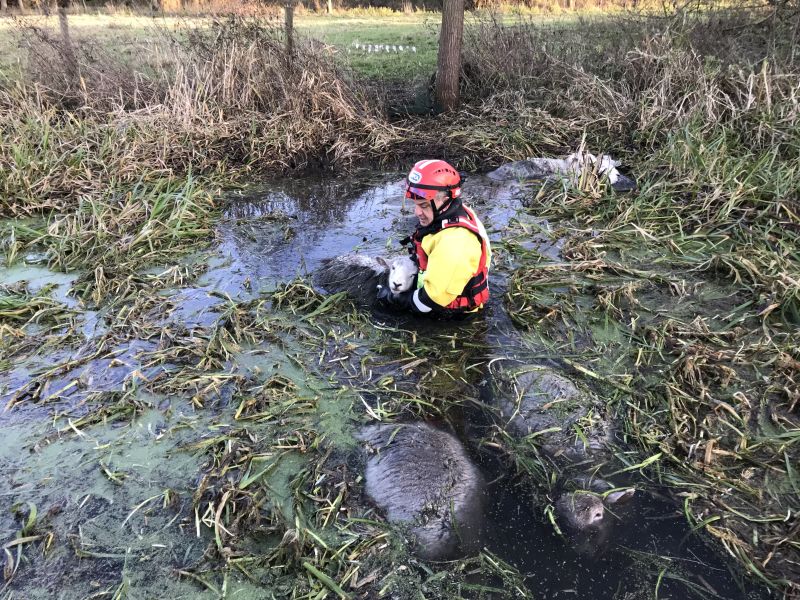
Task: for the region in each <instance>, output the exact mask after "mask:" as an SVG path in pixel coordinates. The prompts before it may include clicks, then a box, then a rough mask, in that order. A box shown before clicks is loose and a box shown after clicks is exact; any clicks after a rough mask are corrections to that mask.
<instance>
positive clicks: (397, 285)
mask: <svg viewBox="0 0 800 600" xmlns="http://www.w3.org/2000/svg"><path fill="white" fill-rule="evenodd" d="M392 287H393V288H394V289H396V290H399V289H400V284H399V283H393V284H392Z"/></svg>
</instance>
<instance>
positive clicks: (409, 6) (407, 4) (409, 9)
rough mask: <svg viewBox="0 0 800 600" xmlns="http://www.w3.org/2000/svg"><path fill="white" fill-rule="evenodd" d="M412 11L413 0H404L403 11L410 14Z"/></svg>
mask: <svg viewBox="0 0 800 600" xmlns="http://www.w3.org/2000/svg"><path fill="white" fill-rule="evenodd" d="M412 12H414V5H413V4H412V3H411V0H403V13H405V14H407V15H410V14H411V13H412Z"/></svg>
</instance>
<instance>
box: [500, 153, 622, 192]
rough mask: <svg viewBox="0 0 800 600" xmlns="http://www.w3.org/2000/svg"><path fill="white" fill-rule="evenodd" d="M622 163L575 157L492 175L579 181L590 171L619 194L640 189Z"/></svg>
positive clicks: (523, 163) (534, 161)
mask: <svg viewBox="0 0 800 600" xmlns="http://www.w3.org/2000/svg"><path fill="white" fill-rule="evenodd" d="M619 165H620V163H619V161H616V160H614V159H613V158H611V157H610V156H609V155H607V154H601V155H600V156H595V155H594V154H589V153H586V154H583V153H573V154H570V155H569V156H567V157H566V158H529V159H527V160H518V161H515V162H512V163H508V164H506V165H503V166H502V167H500V168H498V169H495V170H494V171H492V172H490V173H488V177H489V178H490V179H494V180H496V181H509V180H521V179H544V180H563V179H567V180H571V181H576V180H577V179H579V178H580V177H581V175H583V173H584V172H585V171H586V170H587V169H588V170H589V171H591V172H592V173H596V174H597V176H598V177H599V178H603V177H607V178H608V182H609V183H610V184H611V187H612V188H614V189H615V190H617V191H619V192H627V191H630V190H633V189H635V188H636V183H635V182H634V181H633V180H632V179H630V178H628V177H626V176H625V175H623V174H622V173H620V172H619V171H618V170H617V167H618V166H619Z"/></svg>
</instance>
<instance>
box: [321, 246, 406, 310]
mask: <svg viewBox="0 0 800 600" xmlns="http://www.w3.org/2000/svg"><path fill="white" fill-rule="evenodd" d="M418 271H419V269H418V268H417V265H416V264H415V263H414V261H412V260H411V258H410V257H408V256H397V257H395V258H391V259H388V260H387V259H385V258H383V257H380V256H379V257H375V258H373V257H371V256H366V255H364V254H344V255H342V256H337V257H335V258H330V259H327V260H325V261H323V263H322V266H321V267H320V268H319V269H317V270H316V271H315V272H314V276H313V279H314V282H315V284H316V285H318V286H319V287H321V288H323V289H324V290H325V291H326V292H328V293H331V294H335V293H338V292H347V294H348V295H349V296H350V297H352V298H353V299H354V300H355V301H356V302H357V303H359V304H361V305H364V306H372V305H373V304H374V303H375V296H376V294H377V290H378V286H379V285H388V286H389V290H390V291H391V292H392V293H393V294H399V293H401V292H406V291H408V290H410V289H411V288H412V287H413V285H414V281H415V278H416V276H417V272H418Z"/></svg>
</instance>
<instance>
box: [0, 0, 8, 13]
mask: <svg viewBox="0 0 800 600" xmlns="http://www.w3.org/2000/svg"><path fill="white" fill-rule="evenodd" d="M7 10H8V0H0V11H2V12H6V11H7Z"/></svg>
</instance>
